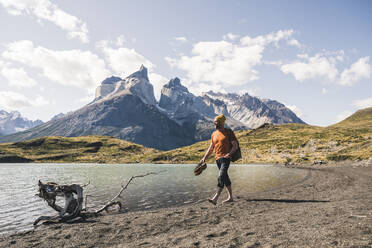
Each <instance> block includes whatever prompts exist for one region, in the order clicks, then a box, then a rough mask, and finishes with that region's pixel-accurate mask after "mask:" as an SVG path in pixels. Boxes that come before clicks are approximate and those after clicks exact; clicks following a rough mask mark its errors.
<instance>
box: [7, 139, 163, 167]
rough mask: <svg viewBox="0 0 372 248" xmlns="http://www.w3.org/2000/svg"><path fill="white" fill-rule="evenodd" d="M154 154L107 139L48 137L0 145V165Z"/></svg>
mask: <svg viewBox="0 0 372 248" xmlns="http://www.w3.org/2000/svg"><path fill="white" fill-rule="evenodd" d="M156 152H158V151H156V150H154V149H151V148H146V147H144V146H141V145H137V144H134V143H131V142H127V141H125V140H121V139H117V138H113V137H108V136H84V137H71V138H66V137H58V136H51V137H43V138H37V139H33V140H28V141H23V142H16V143H4V144H0V162H2V163H6V162H45V163H48V162H57V163H58V162H67V163H83V162H85V163H131V162H132V163H135V162H136V161H140V160H142V159H143V157H144V156H146V155H147V154H149V153H150V154H153V153H156Z"/></svg>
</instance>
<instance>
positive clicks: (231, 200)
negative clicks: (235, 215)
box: [222, 198, 234, 203]
mask: <svg viewBox="0 0 372 248" xmlns="http://www.w3.org/2000/svg"><path fill="white" fill-rule="evenodd" d="M233 201H234V200H233V199H232V198H228V199H226V200H224V201H223V202H222V203H226V202H233Z"/></svg>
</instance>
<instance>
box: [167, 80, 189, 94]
mask: <svg viewBox="0 0 372 248" xmlns="http://www.w3.org/2000/svg"><path fill="white" fill-rule="evenodd" d="M164 88H168V89H174V90H180V91H184V92H189V90H188V89H187V88H186V87H185V86H183V85H182V84H181V80H180V79H179V78H178V77H175V78H173V79H171V80H170V81H169V83H167V84H166V85H164Z"/></svg>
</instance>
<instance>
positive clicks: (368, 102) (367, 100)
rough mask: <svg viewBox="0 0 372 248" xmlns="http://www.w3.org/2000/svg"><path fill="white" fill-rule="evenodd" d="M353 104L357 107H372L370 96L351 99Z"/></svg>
mask: <svg viewBox="0 0 372 248" xmlns="http://www.w3.org/2000/svg"><path fill="white" fill-rule="evenodd" d="M353 105H354V106H355V107H357V108H368V107H372V97H370V98H365V99H359V100H355V101H353Z"/></svg>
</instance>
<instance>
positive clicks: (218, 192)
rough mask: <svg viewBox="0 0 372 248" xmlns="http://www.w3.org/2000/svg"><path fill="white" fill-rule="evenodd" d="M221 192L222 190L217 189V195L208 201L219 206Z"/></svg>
mask: <svg viewBox="0 0 372 248" xmlns="http://www.w3.org/2000/svg"><path fill="white" fill-rule="evenodd" d="M221 192H222V188H220V187H217V192H216V194H215V195H214V196H213V198H212V199H208V201H209V202H210V203H212V204H213V205H216V204H217V200H218V197H220V195H221Z"/></svg>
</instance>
